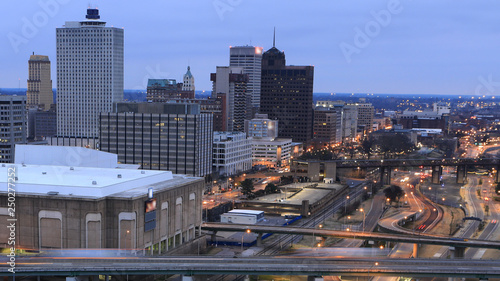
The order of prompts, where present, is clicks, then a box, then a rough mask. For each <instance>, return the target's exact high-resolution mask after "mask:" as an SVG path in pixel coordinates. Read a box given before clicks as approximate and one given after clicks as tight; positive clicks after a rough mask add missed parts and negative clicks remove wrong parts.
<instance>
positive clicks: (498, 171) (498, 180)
mask: <svg viewBox="0 0 500 281" xmlns="http://www.w3.org/2000/svg"><path fill="white" fill-rule="evenodd" d="M499 182H500V166H497V176H496V177H495V183H499Z"/></svg>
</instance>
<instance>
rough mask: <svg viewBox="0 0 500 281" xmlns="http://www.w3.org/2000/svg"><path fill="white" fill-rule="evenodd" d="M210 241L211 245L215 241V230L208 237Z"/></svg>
mask: <svg viewBox="0 0 500 281" xmlns="http://www.w3.org/2000/svg"><path fill="white" fill-rule="evenodd" d="M210 241H212V243H215V241H217V230H213V232H212V235H211V236H210Z"/></svg>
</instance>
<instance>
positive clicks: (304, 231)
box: [201, 223, 500, 249]
mask: <svg viewBox="0 0 500 281" xmlns="http://www.w3.org/2000/svg"><path fill="white" fill-rule="evenodd" d="M201 228H202V229H204V230H212V231H236V232H245V231H247V230H250V231H251V232H254V233H279V234H296V235H315V236H322V237H337V238H347V239H362V240H376V241H390V242H398V243H417V244H432V245H444V246H452V247H471V248H488V249H500V241H487V240H475V239H468V240H467V239H459V238H449V237H446V236H438V235H428V234H426V235H396V234H388V233H370V232H359V231H340V230H328V229H312V228H300V227H283V226H261V225H238V224H224V223H204V224H202V225H201Z"/></svg>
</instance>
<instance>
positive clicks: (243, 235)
mask: <svg viewBox="0 0 500 281" xmlns="http://www.w3.org/2000/svg"><path fill="white" fill-rule="evenodd" d="M250 232H251V231H250V229H247V231H246V233H250ZM243 237H245V233H243V234H241V251H242V252H243Z"/></svg>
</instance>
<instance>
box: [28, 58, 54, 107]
mask: <svg viewBox="0 0 500 281" xmlns="http://www.w3.org/2000/svg"><path fill="white" fill-rule="evenodd" d="M28 71H29V73H28V91H27V92H26V98H27V102H26V105H27V107H28V108H38V109H41V110H49V109H50V106H51V105H52V104H53V103H54V95H53V94H52V79H51V78H50V60H49V57H48V56H40V55H35V53H33V55H31V56H30V60H29V61H28Z"/></svg>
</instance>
